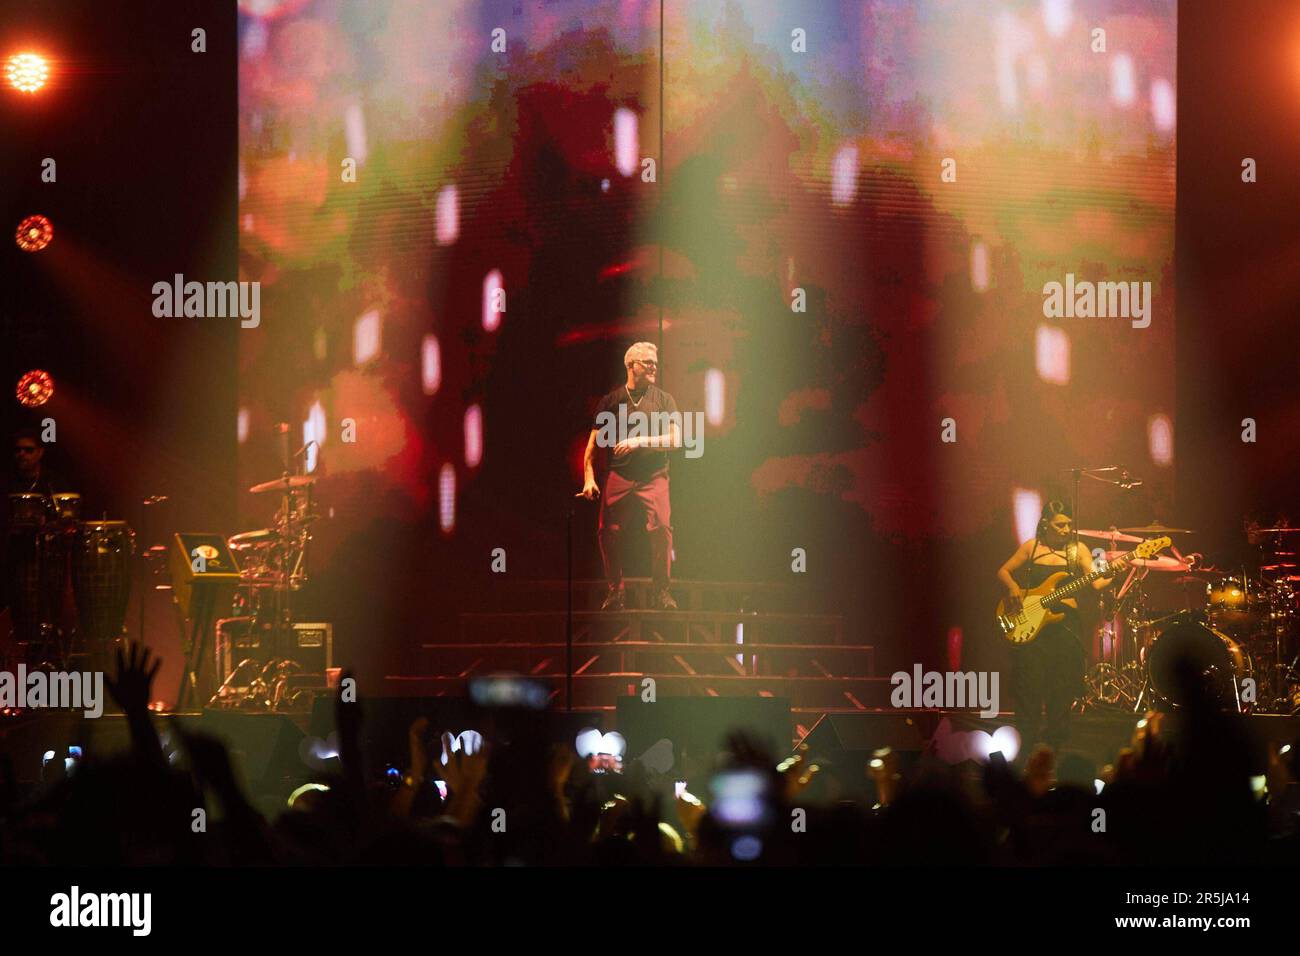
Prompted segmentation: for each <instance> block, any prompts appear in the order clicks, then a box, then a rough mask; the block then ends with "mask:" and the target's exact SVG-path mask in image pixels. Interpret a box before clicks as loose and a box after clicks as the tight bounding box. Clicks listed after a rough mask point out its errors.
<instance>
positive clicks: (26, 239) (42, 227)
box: [14, 216, 54, 252]
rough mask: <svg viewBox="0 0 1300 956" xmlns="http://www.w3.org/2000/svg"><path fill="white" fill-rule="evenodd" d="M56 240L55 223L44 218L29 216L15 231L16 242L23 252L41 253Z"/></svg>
mask: <svg viewBox="0 0 1300 956" xmlns="http://www.w3.org/2000/svg"><path fill="white" fill-rule="evenodd" d="M53 240H54V223H52V222H50V221H49V220H48V219H46V218H45V217H44V216H28V217H27V218H26V219H24V220H23V221H22V222H20V223H19V224H18V228H17V229H16V230H15V231H14V241H15V242H16V243H18V248H19V249H21V250H22V251H23V252H40V251H41V250H42V249H44V248H45V247H46V246H48V245H49V244H50V243H51V242H52V241H53Z"/></svg>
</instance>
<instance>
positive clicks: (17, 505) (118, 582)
mask: <svg viewBox="0 0 1300 956" xmlns="http://www.w3.org/2000/svg"><path fill="white" fill-rule="evenodd" d="M5 545H6V553H7V561H8V565H9V584H10V589H11V590H10V609H11V614H12V617H13V626H14V635H15V638H16V641H17V645H18V648H19V653H20V655H21V656H22V657H23V658H24V659H25V660H26V661H27V662H28V666H29V667H32V668H39V669H42V670H67V669H70V668H71V664H72V661H73V659H74V658H76V657H85V656H89V657H91V658H99V659H101V661H102V659H103V656H104V655H106V654H107V651H108V649H109V648H110V647H111V645H112V643H113V642H114V641H115V640H116V639H117V638H119V637H120V636H121V634H122V626H123V623H124V621H125V618H126V605H127V599H128V598H129V597H130V593H131V557H132V555H133V554H134V553H135V533H134V532H133V531H132V530H131V528H130V527H128V526H127V523H126V522H125V521H110V520H108V519H107V518H105V519H103V520H99V521H83V520H81V496H80V495H78V494H75V493H73V492H56V493H54V494H51V495H45V494H40V493H37V492H21V493H16V494H11V495H9V526H8V539H7V541H6V542H5ZM69 583H70V584H71V587H72V596H73V599H74V603H75V605H76V620H77V625H76V626H75V627H65V626H64V613H63V609H64V603H65V598H66V595H67V590H68V586H69Z"/></svg>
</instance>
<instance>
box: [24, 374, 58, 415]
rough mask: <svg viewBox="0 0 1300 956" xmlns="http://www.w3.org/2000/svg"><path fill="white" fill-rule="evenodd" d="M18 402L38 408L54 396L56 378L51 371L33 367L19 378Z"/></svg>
mask: <svg viewBox="0 0 1300 956" xmlns="http://www.w3.org/2000/svg"><path fill="white" fill-rule="evenodd" d="M16 392H17V397H18V404H20V405H26V406H27V407H28V408H37V407H39V406H41V405H44V404H45V403H46V402H48V401H49V400H50V399H51V398H53V397H54V379H52V378H51V377H50V373H49V372H43V371H41V370H40V369H38V368H34V369H32V370H31V371H30V372H27V373H26V374H25V375H23V377H22V378H20V379H19V380H18V388H17V390H16Z"/></svg>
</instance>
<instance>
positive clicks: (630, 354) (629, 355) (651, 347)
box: [623, 342, 659, 368]
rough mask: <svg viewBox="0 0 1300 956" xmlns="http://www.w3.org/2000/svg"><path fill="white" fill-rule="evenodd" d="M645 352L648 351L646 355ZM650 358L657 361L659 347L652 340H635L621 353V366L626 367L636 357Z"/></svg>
mask: <svg viewBox="0 0 1300 956" xmlns="http://www.w3.org/2000/svg"><path fill="white" fill-rule="evenodd" d="M647 353H649V354H648V355H647ZM645 358H650V359H653V360H654V361H656V362H658V361H659V347H658V346H656V345H655V344H654V343H653V342H637V343H636V344H635V345H633V346H632V347H631V348H629V349H628V350H627V351H626V352H624V353H623V366H624V367H625V368H626V367H627V366H629V365H631V364H632V363H633V362H635V361H637V360H638V359H645Z"/></svg>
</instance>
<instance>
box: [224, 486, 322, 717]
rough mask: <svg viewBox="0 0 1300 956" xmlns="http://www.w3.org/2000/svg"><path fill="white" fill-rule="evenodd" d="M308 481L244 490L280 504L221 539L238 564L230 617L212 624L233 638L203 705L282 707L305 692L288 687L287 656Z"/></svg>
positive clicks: (307, 531)
mask: <svg viewBox="0 0 1300 956" xmlns="http://www.w3.org/2000/svg"><path fill="white" fill-rule="evenodd" d="M315 482H316V479H315V478H314V477H312V476H311V475H284V476H283V477H280V478H276V479H274V480H272V481H264V482H262V483H260V484H256V485H253V486H252V487H251V488H249V489H248V490H249V492H250V493H252V494H254V495H274V494H278V495H279V496H280V503H279V506H278V507H277V509H276V512H275V516H274V518H273V520H272V522H271V524H270V526H269V527H266V528H257V529H254V530H251V531H243V532H240V533H239V534H235V535H232V536H231V537H229V538H228V539H227V544H229V546H230V550H231V551H232V552H233V553H234V554H235V556H236V559H237V561H238V563H239V569H240V570H239V577H240V581H239V585H238V586H237V587H236V589H235V595H234V600H233V606H232V608H231V616H230V617H228V618H224V619H223V620H221V621H219V622H218V627H219V628H221V629H223V631H224V632H226V633H227V634H228V635H238V636H234V637H231V639H230V640H228V641H227V642H226V643H225V644H223V645H221V646H219V647H218V657H219V660H218V672H219V673H220V674H222V675H223V676H224V680H223V681H222V683H221V686H220V687H219V688H218V689H217V692H216V694H215V695H214V696H213V697H212V699H211V700H210V701H209V703H208V706H210V707H220V708H223V709H245V710H284V709H292V708H293V707H295V706H297V705H298V704H300V703H301V701H300V700H299V698H300V697H301V696H302V695H303V693H305V692H303V691H300V690H295V681H294V678H295V677H298V676H299V675H300V674H301V673H302V671H303V668H302V666H301V665H300V664H299V663H298V662H297V661H295V660H294V659H293V656H292V655H293V654H294V652H295V645H294V631H293V625H294V614H293V599H294V596H295V595H296V594H297V593H298V591H300V590H301V589H302V587H303V586H304V585H305V584H306V583H307V579H308V575H307V550H308V545H309V544H310V543H311V528H312V525H313V524H314V523H315V521H316V519H317V515H316V510H315V507H314V504H313V502H312V486H313V485H314V484H315ZM254 648H255V649H256V650H255V651H254V650H253V649H254ZM231 649H234V650H237V651H240V652H241V653H242V652H247V653H248V656H245V657H243V658H242V659H240V660H239V661H238V662H236V661H235V660H234V659H233V657H231V656H229V655H230V650H231ZM223 658H224V659H223Z"/></svg>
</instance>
